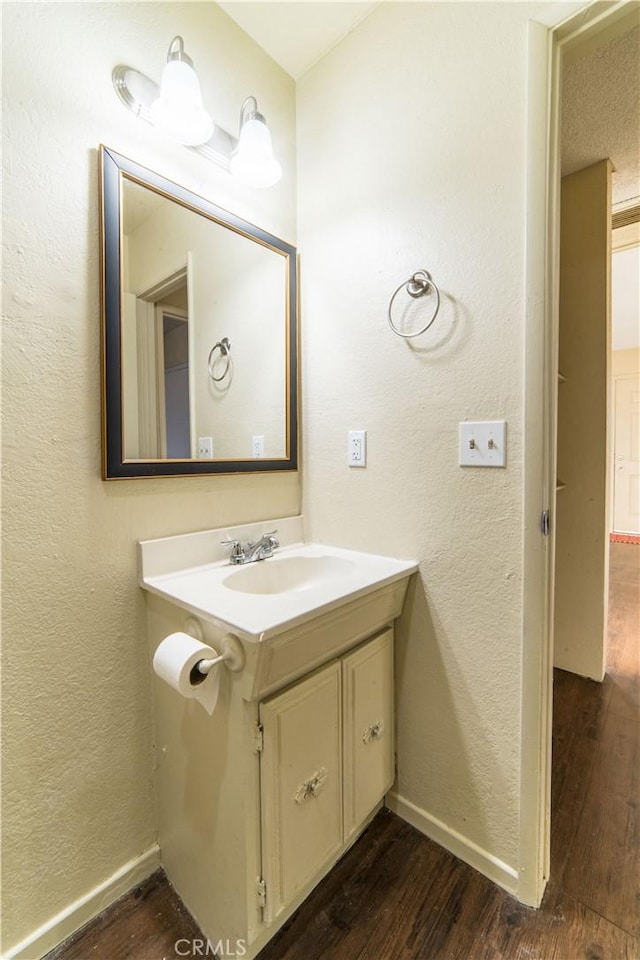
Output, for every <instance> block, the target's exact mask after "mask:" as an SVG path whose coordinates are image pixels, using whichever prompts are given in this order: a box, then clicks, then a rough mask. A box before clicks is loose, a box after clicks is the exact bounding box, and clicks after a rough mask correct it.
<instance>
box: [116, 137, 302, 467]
mask: <svg viewBox="0 0 640 960" xmlns="http://www.w3.org/2000/svg"><path fill="white" fill-rule="evenodd" d="M100 160H101V173H102V193H101V201H102V203H101V223H102V231H101V240H102V257H103V284H102V291H103V330H102V333H103V339H102V348H103V351H102V359H103V392H102V414H103V431H102V436H103V444H102V454H103V458H102V459H103V477H104V479H105V480H111V479H124V478H127V477H161V476H181V475H188V474H215V473H245V472H251V471H259V472H266V471H280V470H295V469H297V455H298V454H297V450H298V437H297V431H298V426H297V424H298V386H297V316H296V308H297V273H296V250H295V247H292V246H291V245H290V244H288V243H287V242H286V241H284V240H281V239H280V238H279V237H276V236H274V235H273V234H271V233H268V232H267V231H265V230H263V229H262V228H261V227H258V226H255V225H254V224H252V223H249V222H248V221H246V220H243V219H241V218H240V217H237V216H235V214H232V213H230V212H229V211H227V210H223V209H222V208H221V207H218V206H216V205H215V204H213V203H211V202H210V201H209V200H206V199H204V198H203V197H199V196H197V195H196V194H194V193H191V191H189V190H187V189H186V188H184V187H181V186H179V185H178V184H176V183H172V182H171V181H169V180H166V179H165V178H164V177H161V176H160V175H159V174H156V173H153V172H152V171H151V170H147V169H145V168H144V167H141V166H140V165H139V164H137V163H135V162H134V161H132V160H129V159H127V158H126V157H123V156H121V155H120V154H117V153H115V152H114V151H113V150H110V149H109V148H107V147H102V148H101V150H100Z"/></svg>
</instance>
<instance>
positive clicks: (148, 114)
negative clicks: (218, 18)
mask: <svg viewBox="0 0 640 960" xmlns="http://www.w3.org/2000/svg"><path fill="white" fill-rule="evenodd" d="M111 78H112V81H113V86H114V89H115V91H116V93H117V95H118V97H119V98H120V100H121V101H122V103H123V104H124V105H125V107H127V109H128V110H130V111H131V112H132V113H133V114H135V116H136V117H138V118H139V119H140V120H144V121H145V122H146V123H150V124H152V126H156V127H157V128H158V129H160V130H162V131H163V132H164V133H166V134H168V135H169V136H171V137H172V139H174V140H177V141H179V142H180V143H183V144H184V145H185V146H186V147H188V148H189V149H190V150H194V151H195V152H196V153H199V154H200V155H201V156H203V157H206V158H207V160H210V161H211V162H212V163H215V164H217V165H218V166H221V167H224V169H225V170H228V171H229V172H230V173H232V174H233V175H234V176H235V177H237V178H238V179H239V180H241V181H242V182H243V183H245V184H247V185H248V186H252V187H270V186H272V185H273V184H274V183H277V182H278V180H279V179H280V177H281V176H282V168H281V166H280V164H279V163H278V161H277V160H276V159H275V158H274V156H273V147H272V144H271V133H270V132H269V128H268V127H267V124H266V121H265V119H264V117H263V115H262V114H261V113H259V112H258V104H257V101H256V98H255V97H247V98H246V100H245V101H244V103H243V104H242V108H241V110H240V129H239V131H238V134H239V135H238V136H237V137H236V136H234V135H233V134H231V133H228V132H227V131H226V130H223V129H222V127H220V126H218V124H215V125H214V123H213V122H212V120H211V117H210V116H209V114H208V113H207V112H206V111H205V109H204V107H203V105H202V94H201V92H200V83H199V82H198V77H197V75H196V72H195V70H194V69H193V62H192V60H191V59H190V57H188V56H187V54H186V53H185V51H184V40H183V39H182V37H180V36H176V37H174V38H173V40H172V41H171V43H170V44H169V52H168V55H167V63H166V66H165V68H164V72H163V74H162V80H161V81H160V86H158V84H157V83H155V82H154V81H153V80H151V79H150V78H149V77H147V76H145V75H144V74H143V73H140V71H139V70H135V69H134V68H133V67H128V66H125V65H124V64H120V65H119V66H117V67H115V69H114V70H113V73H112V75H111Z"/></svg>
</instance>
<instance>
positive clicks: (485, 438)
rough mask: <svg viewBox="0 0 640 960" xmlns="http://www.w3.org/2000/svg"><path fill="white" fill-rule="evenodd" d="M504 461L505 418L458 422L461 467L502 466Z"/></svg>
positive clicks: (505, 458)
mask: <svg viewBox="0 0 640 960" xmlns="http://www.w3.org/2000/svg"><path fill="white" fill-rule="evenodd" d="M506 463H507V422H506V420H484V421H477V422H472V421H468V420H465V421H463V422H462V423H461V424H460V466H461V467H504V466H506Z"/></svg>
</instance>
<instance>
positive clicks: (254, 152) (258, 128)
mask: <svg viewBox="0 0 640 960" xmlns="http://www.w3.org/2000/svg"><path fill="white" fill-rule="evenodd" d="M230 167H231V173H232V174H233V175H234V177H237V178H238V180H241V181H242V183H246V184H247V186H250V187H271V186H273V184H274V183H277V182H278V180H279V179H280V178H281V176H282V167H281V166H280V164H279V163H278V161H277V160H276V159H275V157H274V156H273V145H272V143H271V134H270V132H269V128H268V126H267V125H266V123H265V122H264V119H262V118H261V115H260V114H257V115H256V114H254V115H253V116H251V117H250V118H249V119H248V120H245V122H244V123H243V124H242V128H241V130H240V139H239V141H238V146H237V148H236V151H235V153H234V155H233V156H232V157H231V163H230Z"/></svg>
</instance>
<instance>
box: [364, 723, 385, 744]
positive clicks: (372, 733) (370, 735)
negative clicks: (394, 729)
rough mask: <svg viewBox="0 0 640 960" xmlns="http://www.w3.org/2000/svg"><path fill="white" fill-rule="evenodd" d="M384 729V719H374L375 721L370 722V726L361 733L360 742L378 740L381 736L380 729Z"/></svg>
mask: <svg viewBox="0 0 640 960" xmlns="http://www.w3.org/2000/svg"><path fill="white" fill-rule="evenodd" d="M383 730H384V721H382V720H376V722H375V723H372V724H371V726H370V727H367V729H366V730H365V731H364V733H363V734H362V742H363V743H369V742H370V741H371V740H379V739H380V737H381V736H382V731H383Z"/></svg>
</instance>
